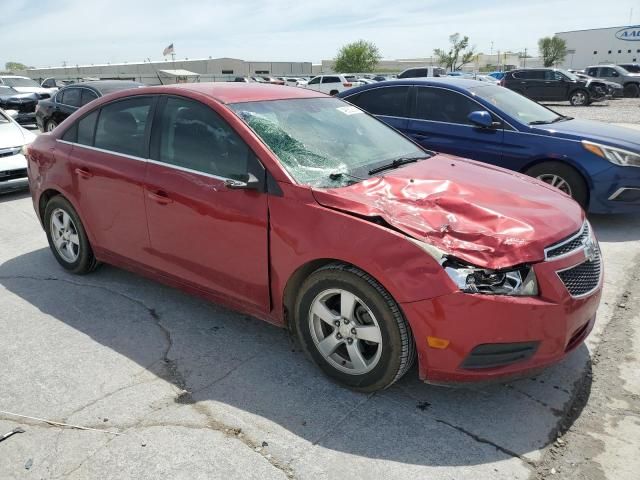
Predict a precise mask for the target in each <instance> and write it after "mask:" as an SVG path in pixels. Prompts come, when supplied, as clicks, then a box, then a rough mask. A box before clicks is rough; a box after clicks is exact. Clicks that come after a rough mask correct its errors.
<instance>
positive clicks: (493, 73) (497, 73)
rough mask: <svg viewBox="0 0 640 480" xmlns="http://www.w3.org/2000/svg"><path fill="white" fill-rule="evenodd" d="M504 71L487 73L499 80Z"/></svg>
mask: <svg viewBox="0 0 640 480" xmlns="http://www.w3.org/2000/svg"><path fill="white" fill-rule="evenodd" d="M504 73H505V72H491V73H489V74H488V75H489V76H490V77H493V78H495V79H496V80H498V81H500V80H502V79H503V78H504Z"/></svg>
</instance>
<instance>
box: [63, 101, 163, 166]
mask: <svg viewBox="0 0 640 480" xmlns="http://www.w3.org/2000/svg"><path fill="white" fill-rule="evenodd" d="M132 98H150V99H151V103H150V107H149V116H148V117H147V124H146V125H145V132H144V139H145V152H144V154H145V156H144V157H138V156H136V155H129V154H126V153H121V152H115V151H113V150H107V149H104V148H99V147H96V146H95V142H96V132H97V130H98V124H99V123H100V116H101V115H102V109H103V108H104V107H106V106H109V105H114V104H116V103H118V102H123V101H126V100H130V99H132ZM157 103H158V95H132V96H130V97H125V98H118V99H116V100H114V101H112V102H108V103H105V104H103V105H100V106H99V107H98V108H95V109H93V110H91V111H89V112H87V113H85V114H84V115H82V117H80V118H78V119H77V120H76V121H74V122H73V124H72V125H70V126H69V127H68V128H67V129H66V130H65V131H64V133H63V134H62V137H63V136H64V135H65V134H66V133H67V132H68V131H69V130H71V129H72V128H75V129H76V135H75V141H73V142H71V141H69V140H62V137H60V138H59V139H57V141H59V142H63V143H68V144H72V145H74V146H76V145H77V146H78V147H83V148H88V149H91V150H96V151H98V152H105V153H109V154H111V155H119V156H122V157H126V158H132V159H134V160H143V161H147V160H149V156H150V152H149V146H150V140H151V139H150V136H151V135H150V132H151V127H152V125H153V123H154V122H153V120H154V118H155V112H156V105H157ZM96 111H97V112H98V116H97V117H96V122H95V125H94V126H93V135H92V136H91V145H85V144H83V143H78V133H77V130H78V129H77V127H78V122H80V121H81V120H83V119H84V118H86V117H87V116H89V115H91V114H92V113H94V112H96Z"/></svg>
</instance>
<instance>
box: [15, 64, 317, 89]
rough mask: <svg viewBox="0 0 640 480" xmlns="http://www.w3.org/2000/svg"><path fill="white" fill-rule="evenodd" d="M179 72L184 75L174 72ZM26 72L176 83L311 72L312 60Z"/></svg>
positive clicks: (78, 67)
mask: <svg viewBox="0 0 640 480" xmlns="http://www.w3.org/2000/svg"><path fill="white" fill-rule="evenodd" d="M180 71H182V72H186V74H184V75H177V73H180ZM26 75H27V76H29V77H31V78H33V79H34V80H40V81H42V80H44V79H45V78H49V77H53V78H56V79H58V80H75V81H78V80H81V79H86V78H92V79H101V80H107V79H109V80H111V79H126V80H134V81H138V82H142V83H146V84H147V85H159V84H165V83H176V81H178V80H177V79H188V80H184V81H194V79H195V80H196V81H197V79H199V81H201V82H212V81H227V80H229V79H232V78H234V77H243V76H250V75H274V76H285V75H286V76H296V75H304V76H307V75H311V62H261V61H245V60H240V59H237V58H208V59H196V60H190V59H184V60H175V61H172V60H164V61H151V62H148V61H147V62H139V63H136V62H132V63H111V64H109V63H106V64H95V65H73V66H72V65H66V66H60V67H46V68H31V69H28V70H27V71H26Z"/></svg>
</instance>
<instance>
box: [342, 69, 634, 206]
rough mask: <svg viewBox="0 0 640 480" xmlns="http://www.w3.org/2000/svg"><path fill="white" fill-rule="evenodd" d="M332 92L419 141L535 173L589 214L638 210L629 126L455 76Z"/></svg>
mask: <svg viewBox="0 0 640 480" xmlns="http://www.w3.org/2000/svg"><path fill="white" fill-rule="evenodd" d="M339 97H341V98H344V99H345V100H347V101H348V102H350V103H352V104H354V105H356V106H358V107H360V108H362V109H364V110H366V111H368V112H369V113H372V114H373V115H376V116H377V117H378V118H379V119H380V120H382V121H384V122H386V123H387V124H389V125H390V126H392V127H394V128H396V129H397V130H399V131H400V132H402V133H404V134H405V135H406V136H408V137H409V138H411V139H413V140H414V141H415V142H416V143H419V144H420V145H422V146H423V147H426V148H428V149H433V150H435V151H437V152H442V153H448V154H452V155H458V156H461V157H467V158H471V159H473V160H478V161H481V162H486V163H490V164H493V165H497V166H499V167H504V168H509V169H511V170H515V171H517V172H521V173H524V174H527V175H530V176H532V177H536V178H538V179H539V180H542V181H543V182H546V183H548V184H550V185H551V186H553V187H556V188H558V189H559V190H562V191H563V192H565V193H566V194H567V195H570V196H572V197H573V198H574V199H575V200H576V201H577V202H578V203H580V204H581V205H582V206H583V208H584V209H585V210H589V211H590V212H592V213H638V212H640V168H639V167H640V132H637V131H635V130H631V129H627V128H623V127H617V126H615V125H609V124H606V123H600V122H593V121H588V120H579V119H574V118H571V117H567V116H564V115H559V114H558V113H557V112H554V111H553V110H550V109H548V108H547V107H545V106H543V105H540V104H538V103H536V102H533V101H531V100H529V99H527V98H525V97H523V96H522V95H518V94H516V93H514V92H513V91H511V90H509V89H507V88H503V87H500V86H498V85H491V84H489V83H487V82H478V81H475V80H467V79H462V78H434V79H426V78H425V79H412V80H402V81H399V80H396V81H393V82H380V83H376V84H375V85H366V86H364V87H358V88H352V89H349V90H346V91H344V92H342V93H340V95H339ZM461 195H465V193H464V192H461ZM505 201H517V200H516V198H515V197H514V198H513V199H505Z"/></svg>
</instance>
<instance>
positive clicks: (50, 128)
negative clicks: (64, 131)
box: [47, 121, 57, 132]
mask: <svg viewBox="0 0 640 480" xmlns="http://www.w3.org/2000/svg"><path fill="white" fill-rule="evenodd" d="M56 126H57V125H56V122H54V121H50V122H47V132H53V129H54V128H56Z"/></svg>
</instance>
